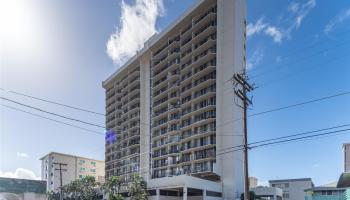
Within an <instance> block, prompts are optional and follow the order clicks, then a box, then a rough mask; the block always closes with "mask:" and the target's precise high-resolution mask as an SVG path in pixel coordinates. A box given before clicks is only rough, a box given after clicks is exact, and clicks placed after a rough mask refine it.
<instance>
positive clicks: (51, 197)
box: [47, 191, 60, 200]
mask: <svg viewBox="0 0 350 200" xmlns="http://www.w3.org/2000/svg"><path fill="white" fill-rule="evenodd" d="M59 195H60V194H59V193H58V192H53V191H49V192H47V199H48V200H59V199H60V196H59Z"/></svg>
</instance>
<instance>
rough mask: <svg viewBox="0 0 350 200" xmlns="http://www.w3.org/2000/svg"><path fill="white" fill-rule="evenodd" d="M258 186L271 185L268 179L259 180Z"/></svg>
mask: <svg viewBox="0 0 350 200" xmlns="http://www.w3.org/2000/svg"><path fill="white" fill-rule="evenodd" d="M258 186H269V182H268V181H260V180H258Z"/></svg>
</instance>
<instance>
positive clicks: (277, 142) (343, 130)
mask: <svg viewBox="0 0 350 200" xmlns="http://www.w3.org/2000/svg"><path fill="white" fill-rule="evenodd" d="M345 131H350V128H348V129H342V130H337V131H331V132H326V133H319V134H315V135H309V136H303V137H298V138H292V139H286V140H281V141H276V142H269V143H265V144H259V145H255V146H251V147H250V148H251V149H254V148H258V147H262V146H267V145H272V144H279V143H285V142H290V141H296V140H302V139H307V138H314V137H319V136H324V135H332V134H334V133H339V132H345Z"/></svg>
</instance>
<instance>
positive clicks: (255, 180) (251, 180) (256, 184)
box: [249, 177, 258, 188]
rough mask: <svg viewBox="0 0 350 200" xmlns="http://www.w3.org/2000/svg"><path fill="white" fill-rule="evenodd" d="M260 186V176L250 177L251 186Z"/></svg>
mask: <svg viewBox="0 0 350 200" xmlns="http://www.w3.org/2000/svg"><path fill="white" fill-rule="evenodd" d="M257 186H258V178H256V177H249V188H255V187H257Z"/></svg>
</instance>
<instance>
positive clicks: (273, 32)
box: [265, 26, 283, 43]
mask: <svg viewBox="0 0 350 200" xmlns="http://www.w3.org/2000/svg"><path fill="white" fill-rule="evenodd" d="M265 34H266V35H268V36H270V37H272V38H273V41H274V42H276V43H281V42H282V38H283V33H282V32H281V31H280V30H279V29H278V28H277V27H275V26H268V27H267V28H266V29H265Z"/></svg>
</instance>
